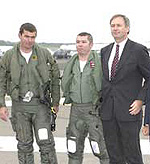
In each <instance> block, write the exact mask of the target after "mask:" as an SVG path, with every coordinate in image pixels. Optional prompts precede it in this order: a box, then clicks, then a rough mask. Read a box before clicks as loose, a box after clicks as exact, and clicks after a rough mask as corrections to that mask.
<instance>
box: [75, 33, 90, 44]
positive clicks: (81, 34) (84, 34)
mask: <svg viewBox="0 0 150 164" xmlns="http://www.w3.org/2000/svg"><path fill="white" fill-rule="evenodd" d="M77 36H88V40H89V42H90V43H93V37H92V35H91V34H90V33H87V32H81V33H79V34H78V35H77Z"/></svg>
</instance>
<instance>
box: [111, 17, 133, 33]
mask: <svg viewBox="0 0 150 164" xmlns="http://www.w3.org/2000/svg"><path fill="white" fill-rule="evenodd" d="M118 17H121V18H123V20H124V23H125V26H126V27H129V30H130V20H129V18H128V17H126V16H125V15H122V14H116V15H114V16H113V17H112V18H111V19H110V24H111V22H112V20H113V19H115V18H118Z"/></svg>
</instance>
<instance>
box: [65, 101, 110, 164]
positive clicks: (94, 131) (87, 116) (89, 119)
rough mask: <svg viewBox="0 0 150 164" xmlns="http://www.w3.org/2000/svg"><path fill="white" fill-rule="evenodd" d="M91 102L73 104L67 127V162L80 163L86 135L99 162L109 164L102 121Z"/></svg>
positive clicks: (71, 163)
mask: <svg viewBox="0 0 150 164" xmlns="http://www.w3.org/2000/svg"><path fill="white" fill-rule="evenodd" d="M94 111H95V106H93V105H92V104H73V106H72V107H71V111H70V119H69V125H68V127H67V134H66V135H67V149H68V157H69V162H68V164H82V160H83V152H84V142H85V138H86V137H87V135H88V138H89V141H90V145H91V148H92V151H93V154H94V155H95V156H96V157H98V158H99V160H100V163H101V164H109V157H108V153H107V150H106V145H105V141H104V136H103V127H102V122H101V119H100V117H99V116H98V114H96V111H95V112H94ZM92 112H94V113H92Z"/></svg>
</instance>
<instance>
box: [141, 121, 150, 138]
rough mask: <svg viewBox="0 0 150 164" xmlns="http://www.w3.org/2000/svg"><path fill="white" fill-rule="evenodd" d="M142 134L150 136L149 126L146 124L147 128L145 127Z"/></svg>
mask: <svg viewBox="0 0 150 164" xmlns="http://www.w3.org/2000/svg"><path fill="white" fill-rule="evenodd" d="M142 133H143V135H144V136H148V135H149V125H147V124H146V125H145V126H143V128H142Z"/></svg>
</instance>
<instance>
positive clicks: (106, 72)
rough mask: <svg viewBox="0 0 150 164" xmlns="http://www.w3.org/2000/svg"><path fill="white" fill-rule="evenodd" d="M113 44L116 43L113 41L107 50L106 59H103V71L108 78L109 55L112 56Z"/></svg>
mask: <svg viewBox="0 0 150 164" xmlns="http://www.w3.org/2000/svg"><path fill="white" fill-rule="evenodd" d="M113 45H114V43H112V44H110V45H109V46H108V49H107V50H106V53H105V55H104V61H103V64H104V70H103V71H104V76H106V79H109V68H108V61H109V57H110V54H111V51H112V48H113Z"/></svg>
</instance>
